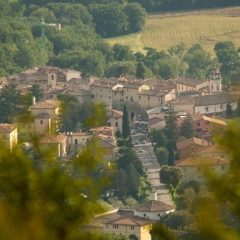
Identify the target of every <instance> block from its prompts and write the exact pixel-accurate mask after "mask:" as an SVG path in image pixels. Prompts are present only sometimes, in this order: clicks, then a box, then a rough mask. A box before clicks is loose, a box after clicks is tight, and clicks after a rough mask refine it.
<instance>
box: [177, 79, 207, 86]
mask: <svg viewBox="0 0 240 240" xmlns="http://www.w3.org/2000/svg"><path fill="white" fill-rule="evenodd" d="M176 82H177V83H179V84H183V85H188V86H191V87H195V86H197V85H200V84H202V83H203V82H205V81H204V80H198V79H194V78H178V79H177V81H176Z"/></svg>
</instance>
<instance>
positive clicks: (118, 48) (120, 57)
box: [112, 43, 134, 61]
mask: <svg viewBox="0 0 240 240" xmlns="http://www.w3.org/2000/svg"><path fill="white" fill-rule="evenodd" d="M112 49H113V57H114V59H115V60H116V61H133V60H134V55H133V53H132V50H131V49H130V47H129V46H124V45H121V44H118V43H116V44H114V45H113V48H112Z"/></svg>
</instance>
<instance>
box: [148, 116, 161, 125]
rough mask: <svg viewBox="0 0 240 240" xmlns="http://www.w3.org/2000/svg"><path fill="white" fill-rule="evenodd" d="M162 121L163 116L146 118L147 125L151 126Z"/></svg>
mask: <svg viewBox="0 0 240 240" xmlns="http://www.w3.org/2000/svg"><path fill="white" fill-rule="evenodd" d="M162 121H165V120H164V118H160V117H153V118H150V119H149V120H148V125H149V126H153V125H155V124H157V123H160V122H162Z"/></svg>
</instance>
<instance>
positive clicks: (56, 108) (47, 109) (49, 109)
mask: <svg viewBox="0 0 240 240" xmlns="http://www.w3.org/2000/svg"><path fill="white" fill-rule="evenodd" d="M60 104H61V102H60V101H57V100H45V101H40V102H37V103H36V104H34V105H32V106H31V107H30V111H31V113H32V115H33V117H34V124H33V125H34V127H33V128H34V132H35V133H36V134H38V135H45V134H54V133H55V132H56V130H57V129H58V116H59V112H60Z"/></svg>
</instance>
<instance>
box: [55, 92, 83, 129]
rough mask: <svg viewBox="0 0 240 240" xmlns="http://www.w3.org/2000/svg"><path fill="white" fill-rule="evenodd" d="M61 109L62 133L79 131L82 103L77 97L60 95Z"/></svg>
mask: <svg viewBox="0 0 240 240" xmlns="http://www.w3.org/2000/svg"><path fill="white" fill-rule="evenodd" d="M58 99H59V100H60V101H61V107H60V127H59V128H60V131H61V132H74V131H76V130H77V127H78V123H79V119H78V115H79V110H80V103H79V101H78V99H77V98H76V97H75V96H71V95H65V94H64V95H59V96H58Z"/></svg>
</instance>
